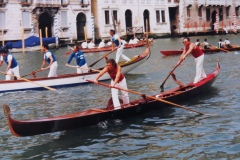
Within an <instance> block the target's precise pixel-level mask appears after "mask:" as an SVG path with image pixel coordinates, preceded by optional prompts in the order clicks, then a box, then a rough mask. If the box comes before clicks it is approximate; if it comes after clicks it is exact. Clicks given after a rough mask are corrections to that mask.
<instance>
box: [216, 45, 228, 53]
mask: <svg viewBox="0 0 240 160" xmlns="http://www.w3.org/2000/svg"><path fill="white" fill-rule="evenodd" d="M212 47H214V48H216V49H219V50H221V51H224V52H228V53H232V52H230V51H228V50H225V49H222V48H218V47H217V46H213V45H212Z"/></svg>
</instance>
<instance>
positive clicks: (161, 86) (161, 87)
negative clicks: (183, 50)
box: [160, 60, 183, 91]
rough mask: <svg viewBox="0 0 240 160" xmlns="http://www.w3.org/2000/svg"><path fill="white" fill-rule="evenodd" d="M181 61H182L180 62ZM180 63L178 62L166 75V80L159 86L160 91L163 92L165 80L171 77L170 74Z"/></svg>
mask: <svg viewBox="0 0 240 160" xmlns="http://www.w3.org/2000/svg"><path fill="white" fill-rule="evenodd" d="M182 61H183V60H182ZM182 61H180V62H179V63H178V64H177V65H176V66H175V67H174V68H173V69H172V70H171V71H170V72H169V74H168V76H167V78H166V79H165V80H164V81H163V83H162V84H161V85H160V89H161V91H163V86H164V84H165V82H166V81H167V79H168V78H169V77H170V76H171V74H172V72H173V71H174V70H175V69H176V68H177V67H178V66H179V65H180V64H181V63H182Z"/></svg>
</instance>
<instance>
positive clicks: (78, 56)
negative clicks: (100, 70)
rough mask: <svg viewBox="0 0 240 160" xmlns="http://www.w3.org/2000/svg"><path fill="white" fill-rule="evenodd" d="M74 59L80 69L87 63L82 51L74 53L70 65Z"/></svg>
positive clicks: (69, 60)
mask: <svg viewBox="0 0 240 160" xmlns="http://www.w3.org/2000/svg"><path fill="white" fill-rule="evenodd" d="M73 57H74V58H75V59H76V63H77V65H78V66H79V67H81V66H82V65H84V64H85V63H86V60H85V57H84V55H83V53H82V52H81V51H80V50H79V51H78V52H77V53H75V52H72V54H71V56H70V57H69V59H68V62H67V63H68V64H69V63H71V61H72V59H73Z"/></svg>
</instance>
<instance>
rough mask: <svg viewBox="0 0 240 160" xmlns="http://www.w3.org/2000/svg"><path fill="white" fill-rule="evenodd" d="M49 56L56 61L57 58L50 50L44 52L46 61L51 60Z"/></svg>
mask: <svg viewBox="0 0 240 160" xmlns="http://www.w3.org/2000/svg"><path fill="white" fill-rule="evenodd" d="M50 56H52V58H53V62H55V61H57V59H56V57H55V56H54V54H52V52H50V51H47V52H46V53H45V54H44V59H46V61H47V62H48V63H50V62H51V59H50Z"/></svg>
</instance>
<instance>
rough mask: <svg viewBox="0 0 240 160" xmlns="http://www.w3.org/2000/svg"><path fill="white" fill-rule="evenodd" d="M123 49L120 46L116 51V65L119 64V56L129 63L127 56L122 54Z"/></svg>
mask: <svg viewBox="0 0 240 160" xmlns="http://www.w3.org/2000/svg"><path fill="white" fill-rule="evenodd" d="M123 48H124V45H121V47H120V48H118V49H117V53H116V59H115V61H116V63H118V62H119V59H120V56H121V57H122V58H123V59H125V60H126V61H130V58H128V57H127V56H125V55H124V54H123V53H122V52H123Z"/></svg>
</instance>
